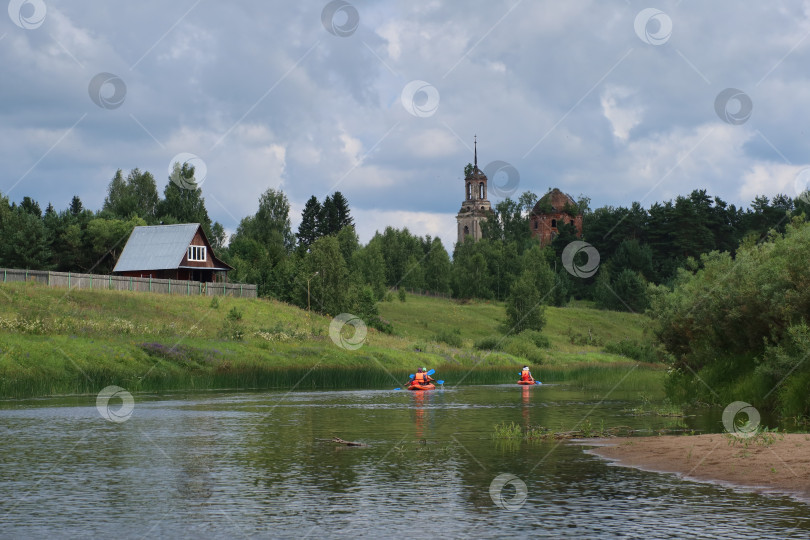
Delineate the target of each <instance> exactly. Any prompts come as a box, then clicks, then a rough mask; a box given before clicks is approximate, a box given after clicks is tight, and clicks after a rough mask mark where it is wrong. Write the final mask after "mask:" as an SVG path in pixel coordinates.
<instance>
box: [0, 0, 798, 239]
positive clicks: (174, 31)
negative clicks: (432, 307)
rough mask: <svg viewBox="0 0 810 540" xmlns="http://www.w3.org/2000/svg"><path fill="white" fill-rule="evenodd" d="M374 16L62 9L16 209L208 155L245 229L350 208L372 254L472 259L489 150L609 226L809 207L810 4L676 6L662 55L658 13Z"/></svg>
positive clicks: (235, 9) (30, 114)
mask: <svg viewBox="0 0 810 540" xmlns="http://www.w3.org/2000/svg"><path fill="white" fill-rule="evenodd" d="M352 3H353V5H354V6H355V7H356V9H357V12H358V14H359V17H360V23H359V26H358V28H357V30H356V31H355V32H354V33H352V34H351V35H349V36H346V37H339V36H336V35H333V34H331V33H329V32H327V31H326V30H325V28H324V26H323V24H322V22H321V10H322V9H323V7H324V5H326V2H323V4H319V3H300V4H299V3H292V2H279V3H274V4H270V5H268V4H267V3H264V2H242V3H239V4H233V3H227V4H226V3H210V2H199V3H195V2H194V1H191V0H189V1H186V2H183V3H174V4H168V5H166V4H165V3H160V2H156V1H146V2H139V3H137V4H135V3H123V4H121V3H115V4H109V3H86V2H84V3H67V2H57V1H47V0H46V4H47V15H46V18H45V20H44V22H43V24H42V25H41V26H40V27H38V28H36V29H30V30H26V29H23V28H20V27H18V26H17V25H15V24H14V23H12V21H11V20H10V19H9V18H3V19H2V20H0V36H3V37H2V38H0V62H2V65H3V67H4V70H3V71H4V84H0V156H2V163H3V164H4V167H3V173H2V175H0V191H2V192H4V193H8V192H9V191H10V193H8V194H9V196H10V197H11V198H12V199H13V200H19V199H21V198H22V196H23V195H30V196H32V197H34V198H36V199H38V200H39V201H40V202H41V203H42V204H47V202H48V201H51V202H53V203H54V205H55V206H56V207H57V208H64V207H66V206H67V204H68V202H69V200H70V197H71V196H72V195H73V194H78V195H79V196H80V197H81V198H82V200H83V201H84V202H85V205H86V206H88V207H92V208H98V207H100V205H101V203H102V201H103V198H104V190H105V188H106V185H107V183H108V181H109V179H110V178H111V177H112V175H113V174H114V173H115V170H116V169H117V168H123V169H125V170H126V169H130V168H133V167H140V168H141V169H147V170H149V171H151V172H152V173H153V174H154V175H155V178H156V179H157V181H158V183H159V188H160V189H161V190H162V189H163V186H164V184H165V182H166V181H167V178H166V176H167V175H166V173H165V171H166V167H167V162H168V160H169V159H171V157H172V156H174V155H176V154H178V153H180V152H190V153H194V154H196V155H198V156H200V157H201V158H202V159H204V160H205V162H206V164H207V166H208V171H209V172H208V178H207V180H206V183H205V185H204V186H203V190H204V194H205V196H206V200H207V201H208V208H209V212H210V213H211V215H212V217H214V218H215V219H218V220H220V221H222V222H223V223H224V224H225V225H226V227H228V228H230V229H233V228H235V226H236V225H237V223H238V219H240V218H241V217H243V216H245V215H247V214H248V213H251V212H253V211H255V207H256V200H257V198H258V195H259V194H260V193H261V192H262V191H263V190H264V189H266V188H267V187H281V188H282V189H284V190H285V192H286V193H287V194H288V196H289V197H290V199H291V201H292V203H293V206H294V208H296V209H298V210H299V211H300V208H301V207H302V206H303V203H304V201H305V200H306V199H307V198H308V197H309V196H310V195H312V194H315V195H316V196H318V197H319V198H323V197H324V196H325V195H327V194H328V193H330V192H331V191H333V190H334V189H338V190H340V191H342V192H343V193H344V194H345V195H346V196H347V198H348V199H349V201H350V203H351V204H352V205H353V207H354V208H356V211H357V212H356V213H357V216H358V219H357V221H358V228H359V230H360V231H361V237H362V239H363V240H364V241H365V240H368V238H369V236H370V235H371V234H372V233H373V231H374V230H375V229H383V228H384V227H385V226H386V225H394V226H402V225H409V226H410V227H411V230H413V231H414V232H417V233H420V234H424V233H430V234H434V235H435V234H439V235H440V236H441V237H442V239H443V240H444V241H445V244H446V245H447V246H448V247H451V245H452V242H453V240H454V239H455V221H454V219H453V216H454V214H455V212H456V211H457V209H458V206H459V203H460V202H461V199H462V198H463V187H462V186H463V182H462V179H461V176H462V170H463V167H464V165H465V164H466V163H467V162H469V161H471V160H472V154H471V151H470V148H471V143H472V136H473V134H477V135H478V136H479V158H480V160H479V161H480V163H479V164H480V165H485V164H486V163H489V162H491V161H495V160H502V161H506V162H508V163H510V164H512V165H513V166H514V167H515V168H516V169H517V170H518V171H519V172H520V179H521V180H520V182H521V183H520V186H519V187H518V193H520V192H522V191H524V190H533V191H535V192H537V193H543V192H545V191H546V189H548V188H549V187H551V186H558V187H560V188H562V189H564V190H565V191H567V192H570V193H572V194H575V195H577V194H579V193H584V194H586V195H588V196H590V197H591V198H592V205H593V206H601V205H604V204H613V205H616V204H629V203H630V202H631V201H633V200H642V203H643V204H645V205H647V204H650V203H652V202H653V201H655V200H661V199H664V198H669V197H672V196H674V195H677V194H685V193H687V192H688V191H689V190H691V189H694V188H701V187H705V188H708V189H709V190H710V193H712V194H716V195H719V196H721V197H723V198H724V199H726V200H727V201H729V202H733V203H736V204H738V205H739V204H743V205H746V204H747V203H748V202H749V201H750V199H751V197H752V194H756V193H762V194H765V195H774V194H776V193H777V192H780V191H781V192H786V193H788V194H793V193H791V190H792V185H793V183H792V179H793V176H794V175H795V173H796V172H798V171H799V170H800V169H802V168H803V167H806V166H808V163H807V161H808V160H807V158H806V156H807V155H808V142H807V136H806V133H805V127H804V126H806V125H808V120H809V118H808V116H810V111H808V110H807V108H806V107H804V106H803V105H804V104H805V103H806V102H807V98H808V97H809V96H808V94H809V93H810V90H809V89H810V85H808V84H807V78H808V75H807V71H806V69H805V66H806V65H808V60H809V58H808V49H809V48H810V39H807V37H808V34H810V20H808V12H809V11H810V10H809V9H808V4H807V2H803V3H802V2H790V3H786V4H781V5H779V6H772V5H767V4H760V3H755V2H747V3H743V4H741V3H739V2H731V1H718V2H711V3H678V4H665V5H661V6H658V7H659V8H660V9H661V10H662V11H664V12H665V13H666V14H667V15H668V16H669V17H670V19H671V20H672V25H673V28H672V34H671V36H670V37H669V39H668V40H667V41H666V42H665V43H663V44H661V45H651V44H648V43H645V42H643V41H642V40H641V39H639V37H638V36H637V35H636V33H635V31H634V19H635V17H636V14H637V13H638V12H640V11H641V10H642V9H644V8H646V7H649V6H648V5H646V4H638V3H635V2H632V3H630V4H629V5H628V4H627V3H615V4H605V3H598V2H585V1H583V2H553V1H548V2H517V1H501V2H484V1H480V2H470V3H467V4H465V6H464V9H459V7H458V4H455V3H450V2H445V3H441V2H429V3H428V2H410V3H409V2H390V3H372V2H361V1H357V2H352ZM101 72H108V73H113V74H115V75H117V76H119V77H120V78H121V80H123V81H124V83H125V84H126V98H125V100H124V102H123V103H122V104H121V106H120V107H118V108H115V109H104V108H101V107H98V106H97V105H95V104H94V103H93V101H92V100H91V99H90V98H89V96H88V85H89V83H90V80H91V79H92V78H93V77H94V76H95V75H96V74H98V73H101ZM413 80H422V81H427V82H428V83H430V84H431V85H433V86H434V87H435V88H436V89H437V91H438V93H439V95H440V103H439V106H438V108H437V109H436V111H435V113H433V114H431V115H430V116H426V117H422V118H420V117H416V116H413V115H411V114H409V113H408V111H406V110H405V108H404V107H403V106H402V104H401V100H400V94H401V92H402V89H403V88H404V87H405V85H406V84H408V83H409V82H410V81H413ZM730 87H731V88H738V89H740V90H742V91H744V92H745V93H746V94H747V95H748V96H750V98H751V101H752V103H753V111H752V114H751V117H750V118H749V119H748V120H747V121H746V122H745V123H744V124H742V125H738V126H733V125H728V124H725V123H724V122H722V121H721V120H720V118H718V116H717V115H716V113H715V110H714V102H715V98H716V96H717V95H718V94H719V93H720V92H721V91H722V90H724V89H725V88H730ZM72 126H75V127H72ZM71 128H72V129H71ZM21 178H22V180H20V179H21ZM293 219H294V221H297V219H298V216H297V215H296V216H293ZM388 220H391V221H388ZM409 220H410V221H411V223H408V221H409Z"/></svg>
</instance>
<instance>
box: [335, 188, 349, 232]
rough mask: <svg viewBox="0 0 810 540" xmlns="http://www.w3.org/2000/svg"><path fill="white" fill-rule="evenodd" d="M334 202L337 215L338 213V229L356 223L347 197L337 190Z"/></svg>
mask: <svg viewBox="0 0 810 540" xmlns="http://www.w3.org/2000/svg"><path fill="white" fill-rule="evenodd" d="M332 204H334V205H335V215H336V220H335V221H336V225H337V231H335V232H338V231H340V229H342V228H343V227H348V226H349V225H353V224H354V219H352V216H351V214H350V211H349V201H347V200H346V197H344V196H343V194H342V193H341V192H339V191H336V192H335V194H334V195H332Z"/></svg>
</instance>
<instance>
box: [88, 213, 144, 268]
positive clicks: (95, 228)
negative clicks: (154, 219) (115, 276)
mask: <svg viewBox="0 0 810 540" xmlns="http://www.w3.org/2000/svg"><path fill="white" fill-rule="evenodd" d="M143 225H146V221H145V220H143V219H142V218H140V217H138V216H133V217H132V219H130V220H129V221H124V220H120V219H103V218H98V219H94V220H92V221H90V222H89V223H88V224H87V239H88V242H89V243H90V245H91V246H92V250H93V251H92V256H93V260H94V261H96V262H95V263H94V264H93V268H94V271H96V272H98V273H106V272H109V271H111V270H112V269H113V268H114V267H115V262H116V261H117V260H118V256H119V255H120V253H121V251H122V250H123V249H124V246H125V245H126V242H127V239H128V238H129V236H130V235H131V234H132V230H133V229H134V228H135V227H139V226H143Z"/></svg>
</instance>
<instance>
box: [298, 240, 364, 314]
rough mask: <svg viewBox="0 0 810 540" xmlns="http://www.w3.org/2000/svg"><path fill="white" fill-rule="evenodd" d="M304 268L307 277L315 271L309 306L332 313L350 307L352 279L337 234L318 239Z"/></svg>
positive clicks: (344, 310)
mask: <svg viewBox="0 0 810 540" xmlns="http://www.w3.org/2000/svg"><path fill="white" fill-rule="evenodd" d="M305 268H306V278H309V277H310V276H312V275H313V274H315V272H318V275H317V276H315V277H313V278H312V279H311V281H310V283H311V289H310V290H311V297H312V309H314V310H316V311H319V312H321V313H327V314H330V315H332V316H335V315H338V314H339V313H343V312H346V311H348V310H349V308H350V307H351V304H352V301H353V298H352V290H353V289H352V280H351V277H350V275H349V271H348V268H347V267H346V262H345V261H344V260H343V255H342V254H341V252H340V245H339V243H338V240H337V238H336V237H334V236H324V237H322V238H319V239H317V240H316V241H315V242H314V243H313V244H312V247H311V251H310V254H309V255H308V256H307V259H306V261H305ZM303 277H304V276H302V278H303ZM306 278H304V283H305V284H306Z"/></svg>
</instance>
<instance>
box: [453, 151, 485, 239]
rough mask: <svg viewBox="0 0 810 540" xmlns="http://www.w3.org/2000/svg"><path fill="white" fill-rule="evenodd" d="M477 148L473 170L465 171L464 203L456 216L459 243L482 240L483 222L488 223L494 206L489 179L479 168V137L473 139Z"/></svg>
mask: <svg viewBox="0 0 810 540" xmlns="http://www.w3.org/2000/svg"><path fill="white" fill-rule="evenodd" d="M473 145H474V147H475V150H474V156H473V160H474V161H473V166H472V168H469V167H468V168H467V169H466V170H465V171H464V202H462V203H461V210H459V212H458V215H456V222H457V223H458V242H459V243H461V242H464V239H465V238H467V237H472V239H473V240H475V241H476V242H477V241H478V240H480V239H481V222H482V221H486V219H487V217H488V216H489V214H491V213H492V206H491V205H490V204H489V199H487V177H486V175H485V174H484V173H483V172H481V169H479V168H478V137H477V136H475V137H474V138H473Z"/></svg>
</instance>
